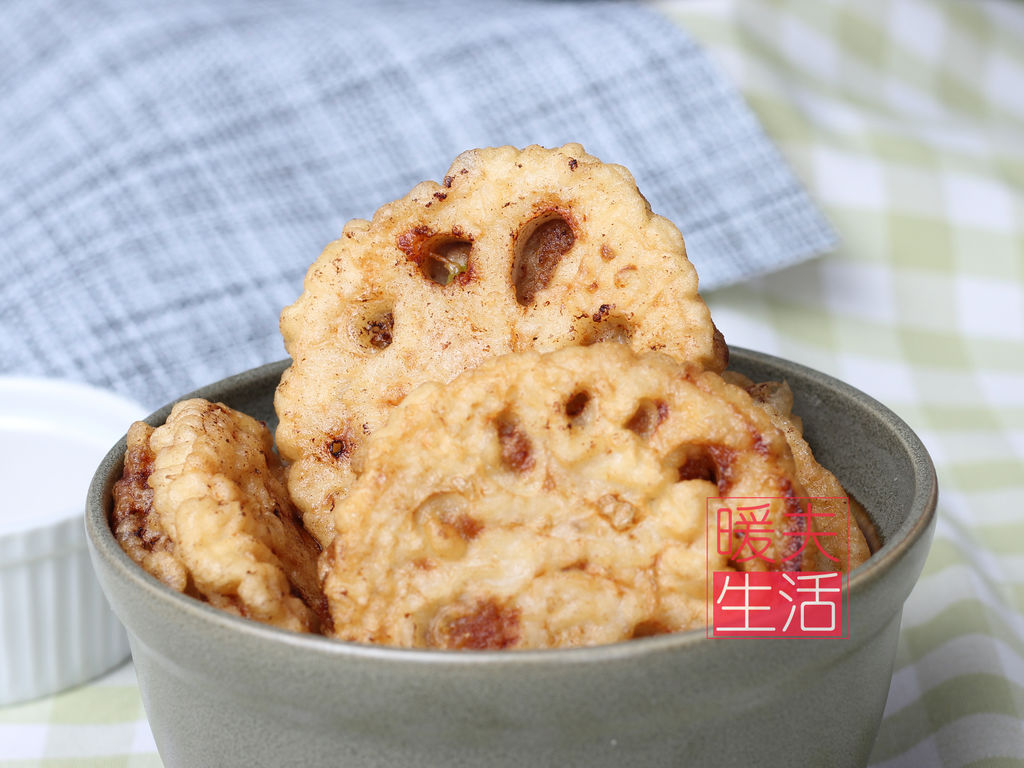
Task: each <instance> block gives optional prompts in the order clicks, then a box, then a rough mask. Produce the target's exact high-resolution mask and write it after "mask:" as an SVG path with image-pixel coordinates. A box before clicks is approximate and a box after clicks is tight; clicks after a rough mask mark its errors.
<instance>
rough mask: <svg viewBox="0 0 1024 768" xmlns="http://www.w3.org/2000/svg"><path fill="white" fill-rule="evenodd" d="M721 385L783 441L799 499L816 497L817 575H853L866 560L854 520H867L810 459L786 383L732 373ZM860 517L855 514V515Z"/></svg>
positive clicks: (864, 545) (868, 553) (865, 544)
mask: <svg viewBox="0 0 1024 768" xmlns="http://www.w3.org/2000/svg"><path fill="white" fill-rule="evenodd" d="M723 375H724V377H725V378H726V380H728V381H730V382H732V383H733V384H736V385H737V386H740V387H743V388H744V389H746V390H747V392H748V393H749V394H750V396H751V397H752V398H753V399H754V402H755V403H757V405H759V406H760V407H761V408H762V409H763V410H764V412H765V413H767V414H768V417H769V418H770V419H771V421H772V424H774V425H775V426H776V427H777V428H778V429H779V430H781V431H782V433H783V434H784V435H785V436H786V441H787V442H788V443H789V448H790V450H791V451H792V452H793V460H794V462H795V463H796V477H797V480H798V481H799V483H800V485H801V486H803V489H804V493H806V494H807V495H808V496H810V497H815V498H814V499H813V500H812V502H811V504H812V512H813V513H814V514H815V515H820V517H816V518H815V524H816V526H817V530H818V531H819V532H820V533H821V535H820V536H819V538H818V542H819V543H820V544H821V546H820V548H816V550H815V551H816V553H817V559H816V561H815V563H814V565H813V569H814V570H817V571H843V572H848V571H852V570H853V569H854V568H856V567H857V566H858V565H860V564H861V563H863V562H864V561H865V560H867V559H868V557H870V556H871V551H870V549H869V547H868V542H867V540H866V538H865V536H864V533H863V532H862V531H861V529H860V526H859V524H858V519H863V520H866V519H867V514H866V513H865V512H863V510H862V509H861V508H860V504H859V503H858V502H857V500H856V499H853V498H850V497H849V495H848V494H847V493H846V491H845V489H844V488H843V486H842V485H841V484H840V482H839V480H838V479H836V476H835V475H833V474H832V473H831V472H829V471H828V470H827V469H825V468H824V467H823V466H821V464H819V463H818V461H817V459H815V458H814V454H813V453H812V451H811V447H810V445H808V444H807V441H806V440H805V439H804V436H803V422H802V421H801V419H800V417H799V416H798V415H797V414H796V413H794V412H793V392H792V390H791V389H790V388H789V385H788V384H786V382H784V381H782V382H779V381H766V382H759V383H754V382H753V381H752V380H751V379H749V378H747V377H746V376H743V375H742V374H739V373H736V372H734V371H726V372H725V374H723ZM858 513H859V514H858Z"/></svg>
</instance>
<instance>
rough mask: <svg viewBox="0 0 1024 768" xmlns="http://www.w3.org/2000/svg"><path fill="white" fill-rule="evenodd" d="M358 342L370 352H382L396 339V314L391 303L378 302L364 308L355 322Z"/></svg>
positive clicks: (354, 333) (354, 330)
mask: <svg viewBox="0 0 1024 768" xmlns="http://www.w3.org/2000/svg"><path fill="white" fill-rule="evenodd" d="M352 330H353V335H354V336H355V339H356V343H357V344H359V346H360V347H362V348H363V349H364V350H366V351H368V352H380V351H381V350H384V349H387V348H388V347H390V346H391V342H392V341H394V331H395V314H394V310H393V308H392V307H391V306H390V304H385V303H381V302H376V303H373V304H371V305H368V306H366V307H364V308H363V310H362V311H361V312H360V313H359V314H358V315H357V316H356V318H355V320H354V322H353V327H352Z"/></svg>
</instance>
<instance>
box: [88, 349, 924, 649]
mask: <svg viewBox="0 0 1024 768" xmlns="http://www.w3.org/2000/svg"><path fill="white" fill-rule="evenodd" d="M730 354H731V355H732V356H733V358H734V359H735V358H736V357H739V358H744V359H746V360H749V361H750V362H753V363H756V364H762V365H768V366H772V367H774V368H777V369H783V370H787V371H791V372H793V373H794V374H796V375H799V376H801V377H803V378H807V379H811V380H813V381H815V382H816V383H818V384H821V385H824V386H826V387H827V388H829V389H831V390H834V391H836V392H838V393H839V395H840V396H841V397H844V398H850V399H853V400H854V401H856V402H857V403H858V404H859V405H860V406H862V407H864V408H867V409H868V410H871V411H873V412H875V413H876V414H877V415H878V416H879V418H880V419H881V420H882V421H884V422H885V423H886V424H887V425H888V427H889V428H890V429H891V430H892V432H893V433H894V435H895V436H896V437H897V438H898V440H899V442H900V443H901V444H902V446H903V448H904V450H906V451H907V453H908V454H909V455H910V457H911V459H912V464H913V476H912V478H911V481H912V482H913V483H914V489H915V492H914V495H913V497H912V500H911V510H910V513H909V514H908V515H907V518H906V520H904V522H903V524H902V525H901V526H900V527H899V528H898V529H897V530H896V531H894V532H893V533H892V534H890V535H889V536H887V537H886V541H885V542H884V543H883V546H882V547H881V549H879V550H878V551H877V552H876V553H874V554H873V555H872V556H871V557H870V558H869V559H868V560H867V561H866V562H865V563H864V564H863V565H861V566H860V567H858V568H856V569H854V571H853V572H852V573H851V574H850V575H849V582H848V586H847V594H848V595H850V596H851V600H852V596H853V595H854V594H855V591H857V592H859V591H863V590H864V589H866V588H867V587H868V586H869V585H870V584H873V583H875V582H877V581H878V580H879V579H881V578H883V577H884V575H885V574H886V573H887V572H888V571H890V570H891V569H892V568H893V567H895V565H896V563H898V562H899V560H900V559H901V557H902V555H903V554H904V553H905V552H906V551H907V550H909V549H911V548H913V547H914V546H915V545H916V544H917V543H918V542H919V541H920V540H921V539H922V538H923V537H925V536H926V535H927V534H928V532H929V530H930V529H931V526H932V523H933V522H934V519H935V508H936V504H937V499H938V484H937V478H936V473H935V467H934V464H933V462H932V459H931V457H930V455H929V454H928V451H927V449H926V448H925V446H924V443H923V442H922V441H921V438H920V437H918V435H917V434H916V433H915V432H914V431H913V430H912V429H911V428H910V427H909V425H907V423H906V422H905V421H903V419H902V418H900V417H899V416H898V415H896V414H895V413H894V412H893V411H892V410H891V409H889V408H888V407H887V406H885V405H883V404H882V403H880V402H879V401H878V400H876V399H875V398H873V397H871V396H870V395H868V394H866V393H865V392H863V391H861V390H859V389H857V388H855V387H853V386H852V385H850V384H847V383H846V382H843V381H841V380H840V379H837V378H835V377H833V376H831V375H829V374H826V373H823V372H821V371H818V370H815V369H813V368H810V367H808V366H805V365H803V364H801V363H797V362H794V361H791V360H786V359H784V358H780V357H777V356H775V355H771V354H768V353H765V352H758V351H755V350H751V349H746V348H744V347H730ZM290 362H291V361H290V360H289V359H288V358H285V359H283V360H278V361H275V362H271V363H266V364H264V365H261V366H258V367H256V368H252V369H249V370H247V371H243V372H241V373H237V374H234V375H232V376H228V377H226V378H224V379H221V380H219V381H217V382H214V383H212V384H208V385H206V386H204V387H200V388H199V389H197V390H195V391H193V392H190V393H188V394H185V395H183V396H181V397H180V398H178V399H177V400H174V401H172V402H171V403H168V404H166V405H164V406H163V407H161V408H159V409H157V410H156V411H154V412H153V413H151V414H150V415H149V416H147V417H146V418H145V419H144V421H146V422H147V423H149V424H151V425H153V426H157V425H159V424H162V423H163V422H164V420H165V419H166V417H167V415H168V414H169V413H170V410H171V407H172V406H173V405H174V403H175V402H179V401H180V400H185V399H188V398H192V397H205V398H207V399H209V398H210V397H211V396H213V392H214V391H220V392H222V391H223V390H225V389H231V388H234V387H238V386H241V385H244V384H245V383H246V382H247V381H249V380H251V379H253V378H262V377H265V376H268V375H273V374H274V372H275V371H277V372H278V375H279V374H280V373H281V372H283V371H284V370H285V369H286V368H287V367H288V365H289V364H290ZM125 446H126V436H122V438H121V439H120V440H119V441H118V442H117V443H116V444H115V445H114V446H113V447H112V448H111V449H110V451H108V453H107V455H106V456H105V457H104V459H103V461H102V462H101V464H100V465H99V467H98V468H97V470H96V473H95V474H94V476H93V479H92V482H91V483H90V486H89V492H88V496H87V500H86V514H85V525H86V533H87V539H88V543H89V547H90V549H91V550H93V556H94V557H99V558H101V559H102V560H103V561H104V562H105V563H106V564H107V565H108V566H109V567H110V568H112V569H113V571H114V572H115V574H116V576H117V577H119V578H121V579H123V580H126V581H128V582H131V583H132V584H133V585H134V586H135V587H136V588H138V589H139V590H141V591H142V592H143V593H145V595H146V597H147V599H148V600H153V601H157V602H158V603H160V604H162V605H164V606H165V607H167V608H171V607H173V610H175V611H183V612H184V615H185V616H187V617H189V618H190V619H192V620H194V621H198V622H201V623H205V624H208V625H211V626H214V627H217V628H219V629H221V630H223V631H229V632H232V633H239V632H240V633H242V634H244V635H246V636H248V637H249V638H250V639H252V640H254V641H256V642H267V643H274V644H277V645H282V644H283V645H284V646H287V647H289V648H290V649H291V650H292V651H293V652H303V653H312V654H318V655H321V656H323V657H325V658H327V657H345V658H350V659H357V660H365V661H371V660H373V661H388V662H391V663H410V664H430V665H435V666H436V665H456V666H460V667H461V666H475V665H478V664H487V665H492V666H493V665H500V666H505V665H509V664H523V665H525V664H530V665H535V664H559V665H562V664H566V663H578V664H588V663H606V662H608V661H611V660H614V659H619V658H627V657H633V656H636V655H642V654H645V653H660V652H665V651H669V650H677V649H680V648H683V647H690V646H692V645H693V644H695V643H705V642H708V637H707V630H706V629H704V628H700V629H692V630H687V631H685V632H675V633H669V634H664V635H655V636H651V637H643V638H636V639H632V640H628V641H622V642H618V643H611V644H605V645H595V646H585V647H579V648H554V649H530V650H517V651H514V652H509V651H501V650H480V651H477V650H446V649H421V648H398V647H394V646H384V645H374V644H369V643H355V642H349V641H343V640H337V639H334V638H330V637H325V636H323V635H315V634H304V633H299V632H292V631H289V630H286V629H281V628H278V627H274V626H272V625H269V624H263V623H260V622H257V621H253V620H250V619H244V618H242V617H239V616H235V615H233V614H230V613H227V612H226V611H222V610H219V609H217V608H214V607H213V606H211V605H209V604H208V603H205V602H202V601H200V600H196V599H195V598H192V597H189V596H187V595H184V594H182V593H180V592H177V591H175V590H174V589H172V588H171V587H169V586H167V585H166V584H164V583H163V582H161V581H159V580H158V579H157V578H155V577H154V576H152V575H151V574H149V573H148V572H146V571H145V570H144V569H143V568H141V567H140V566H139V565H137V564H136V563H135V561H133V560H132V559H131V558H130V557H129V556H128V555H127V553H125V552H124V550H122V549H121V546H120V545H119V544H118V543H117V540H116V539H115V538H114V535H113V532H112V531H111V529H110V525H109V521H108V519H107V513H106V493H105V492H106V491H107V474H108V473H104V471H103V470H104V469H105V468H107V467H110V466H111V465H112V462H117V464H120V462H121V461H122V460H123V456H124V451H125ZM108 472H109V471H108ZM770 640H771V639H769V641H770Z"/></svg>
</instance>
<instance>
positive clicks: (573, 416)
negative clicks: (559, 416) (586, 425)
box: [565, 389, 591, 426]
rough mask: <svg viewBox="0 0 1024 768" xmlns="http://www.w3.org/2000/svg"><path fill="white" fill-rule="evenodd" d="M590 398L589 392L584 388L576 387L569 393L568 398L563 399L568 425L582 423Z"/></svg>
mask: <svg viewBox="0 0 1024 768" xmlns="http://www.w3.org/2000/svg"><path fill="white" fill-rule="evenodd" d="M590 400H591V397H590V393H589V392H587V391H586V390H585V389H578V390H576V391H575V392H573V393H572V394H571V395H569V399H568V400H566V401H565V415H566V418H568V419H569V425H570V426H577V425H581V424H582V421H583V419H584V418H585V414H586V411H587V406H588V405H590Z"/></svg>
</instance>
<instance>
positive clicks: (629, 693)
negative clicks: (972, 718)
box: [87, 349, 936, 768]
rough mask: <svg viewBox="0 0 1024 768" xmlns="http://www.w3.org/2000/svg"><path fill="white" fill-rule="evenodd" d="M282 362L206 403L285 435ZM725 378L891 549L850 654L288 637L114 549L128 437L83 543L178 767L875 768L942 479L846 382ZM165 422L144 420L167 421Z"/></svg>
mask: <svg viewBox="0 0 1024 768" xmlns="http://www.w3.org/2000/svg"><path fill="white" fill-rule="evenodd" d="M285 365H286V362H281V363H276V364H272V365H268V366H265V367H263V368H258V369H255V370H253V371H249V372H247V373H243V374H240V375H238V376H234V377H232V378H229V379H226V380H224V381H222V382H218V383H217V384H213V385H211V386H209V387H206V388H205V389H202V390H200V391H199V392H198V393H196V394H198V395H199V396H202V397H206V398H209V399H211V400H220V401H222V402H225V403H227V404H229V405H231V406H233V407H235V408H237V409H239V410H242V411H244V412H246V413H249V414H252V415H254V416H256V417H258V418H262V419H265V420H266V421H267V422H268V423H269V424H270V426H271V427H273V426H274V424H275V423H276V419H275V418H274V411H273V394H274V388H275V386H276V384H277V381H278V378H279V377H280V374H281V372H282V370H283V369H284V367H285ZM733 368H735V369H737V370H739V371H742V372H744V373H746V374H748V375H750V376H751V377H752V378H754V379H756V380H766V379H779V378H783V379H786V380H787V381H788V382H789V383H790V386H791V387H792V388H793V390H794V392H795V394H796V398H797V403H798V408H799V411H800V413H801V414H802V416H803V418H804V423H805V429H806V435H807V438H808V440H809V441H810V443H811V445H812V446H813V447H814V449H815V451H816V454H817V456H818V458H819V459H820V461H821V462H822V464H824V465H825V466H828V467H830V468H832V469H833V471H835V473H836V474H837V475H838V476H839V478H840V479H841V481H842V482H843V483H844V485H845V486H846V488H847V489H848V491H849V492H850V493H851V494H853V495H854V496H855V497H856V498H857V499H859V500H860V501H861V502H862V503H863V504H864V505H865V506H866V508H867V509H868V510H869V511H870V513H871V515H872V516H873V518H874V521H875V523H876V526H877V528H878V530H879V532H880V534H881V536H882V538H883V540H884V546H882V548H881V549H880V550H879V551H878V552H877V553H876V554H875V555H874V556H873V557H872V558H871V559H870V560H869V561H868V562H867V563H866V564H864V565H863V566H861V567H860V568H858V569H857V571H856V572H855V573H854V574H853V575H852V577H851V579H850V590H849V627H850V632H849V639H826V638H813V639H806V638H797V639H782V638H779V639H752V638H746V639H731V638H730V639H708V638H707V637H706V636H705V632H704V631H703V630H701V631H694V632H687V633H680V634H676V635H661V636H655V637H649V638H641V639H637V640H631V641H629V642H627V643H620V644H617V645H609V646H603V647H595V648H581V649H569V650H550V651H518V652H516V651H512V652H509V651H506V652H501V651H480V652H474V651H419V650H400V649H393V648H384V647H371V646H364V645H356V644H348V643H341V642H337V641H332V640H328V639H325V638H323V637H318V636H306V635H299V634H292V633H289V632H286V631H282V630H278V629H274V628H271V627H267V626H264V625H262V624H257V623H255V622H250V621H246V620H244V619H239V618H235V617H234V616H230V615H228V614H225V613H221V612H219V611H217V610H214V609H213V608H210V607H209V606H207V605H205V604H203V603H200V602H198V601H195V600H192V599H190V598H187V597H184V596H182V595H179V594H177V593H175V592H173V591H172V590H170V589H168V588H167V587H165V586H164V585H163V584H161V583H159V582H158V581H156V580H155V579H153V578H152V577H150V576H149V575H148V574H146V573H144V572H143V571H142V570H141V569H140V568H138V567H137V566H136V565H135V564H134V563H133V562H132V561H131V560H130V559H129V558H128V557H127V556H126V555H125V554H124V553H123V552H122V551H121V549H120V548H119V547H118V545H117V542H116V541H115V540H114V538H113V536H112V535H111V533H110V529H109V526H108V516H109V514H110V509H111V495H110V493H111V486H112V484H113V483H114V481H115V480H116V479H117V477H118V475H119V473H120V467H121V461H122V458H123V455H124V441H123V440H122V441H121V442H120V443H118V445H117V446H115V447H114V448H113V449H112V450H111V452H110V453H109V455H108V456H107V457H106V459H105V460H104V462H103V464H102V465H101V466H100V467H99V469H98V471H97V473H96V476H95V479H94V480H93V484H92V487H91V489H90V491H89V498H88V511H87V527H88V534H89V540H90V544H91V547H92V555H93V560H94V563H95V566H96V570H97V572H98V574H99V578H100V582H101V584H102V586H103V588H104V590H105V592H106V594H107V596H108V597H109V599H110V602H111V604H112V606H113V609H114V611H115V613H116V614H117V615H118V616H119V617H120V619H121V620H122V621H123V622H124V624H125V626H126V628H127V630H128V635H129V639H130V642H131V648H132V655H133V657H134V659H135V665H136V670H137V672H138V678H139V685H140V688H141V691H142V698H143V701H144V703H145V707H146V712H147V714H148V716H149V722H150V725H151V726H152V729H153V735H154V737H155V739H156V743H157V746H158V747H159V750H160V754H161V756H162V758H163V761H164V763H165V765H166V766H168V768H177V767H178V766H182V767H184V768H196V767H197V766H220V767H222V768H227V767H229V766H245V767H246V768H253V766H274V767H275V768H276V767H277V766H286V765H302V766H350V767H352V768H370V766H374V767H375V768H393V767H395V766H403V768H413V767H415V766H423V767H424V768H426V767H427V766H430V767H438V768H439V767H440V766H444V768H459V767H465V768H469V767H473V768H478V767H481V766H486V767H487V768H500V767H502V766H516V767H517V768H518V767H520V766H559V768H569V767H570V766H581V767H583V766H586V768H600V767H602V766H609V767H610V766H616V767H618V766H679V765H694V766H701V765H707V766H732V765H736V766H744V768H749V767H750V766H755V765H757V766H773V765H779V766H781V765H809V766H863V765H865V764H866V762H867V759H868V754H869V753H870V750H871V746H872V744H873V742H874V739H875V734H876V732H877V729H878V724H879V721H880V719H881V715H882V709H883V707H884V705H885V700H886V695H887V692H888V690H889V683H890V679H891V676H892V665H893V657H894V655H895V652H896V640H897V636H898V633H899V626H900V616H901V613H902V609H903V603H904V601H905V600H906V598H907V596H908V595H909V594H910V590H911V588H912V587H913V586H914V582H915V581H916V580H917V578H918V576H919V574H920V572H921V568H922V565H923V563H924V560H925V556H926V554H927V551H928V547H929V543H930V540H931V534H932V531H933V528H934V525H933V521H934V510H935V501H936V483H935V474H934V470H933V467H932V463H931V460H930V459H929V457H928V454H927V452H926V451H925V449H924V447H923V446H922V444H921V442H920V440H919V439H918V438H917V436H916V435H914V433H913V432H912V431H911V430H910V429H909V428H908V427H907V425H906V424H904V423H903V422H902V421H900V420H899V419H898V418H897V417H896V416H895V415H894V414H893V413H891V412H890V411H889V410H887V409H886V408H885V407H883V406H882V405H880V404H879V403H877V402H876V401H874V400H872V399H871V398H869V397H867V396H866V395H864V394H863V393H861V392H858V391H857V390H855V389H853V388H851V387H849V386H847V385H845V384H843V383H841V382H839V381H836V380H835V379H832V378H830V377H828V376H825V375H823V374H821V373H817V372H815V371H812V370H809V369H807V368H805V367H803V366H800V365H797V364H795V363H791V362H786V361H783V360H780V359H777V358H773V357H770V356H768V355H763V354H758V353H754V352H750V351H746V350H740V349H734V350H733ZM169 408H170V407H169V406H168V407H166V408H164V409H161V410H160V411H158V412H156V413H154V414H153V415H152V417H150V419H148V421H149V422H150V423H151V424H154V425H156V424H159V423H162V422H163V420H164V418H165V417H166V415H167V413H168V411H169Z"/></svg>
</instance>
